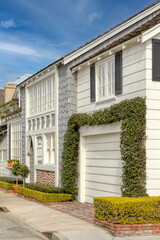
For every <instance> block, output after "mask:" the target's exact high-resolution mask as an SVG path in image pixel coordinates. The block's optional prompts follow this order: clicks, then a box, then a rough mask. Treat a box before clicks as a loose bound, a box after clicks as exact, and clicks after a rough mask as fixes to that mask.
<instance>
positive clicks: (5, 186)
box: [0, 181, 13, 190]
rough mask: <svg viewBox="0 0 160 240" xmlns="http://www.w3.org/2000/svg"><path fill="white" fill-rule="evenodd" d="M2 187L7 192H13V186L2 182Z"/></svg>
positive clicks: (0, 185) (0, 183) (0, 184)
mask: <svg viewBox="0 0 160 240" xmlns="http://www.w3.org/2000/svg"><path fill="white" fill-rule="evenodd" d="M0 187H1V188H5V189H7V190H13V184H11V183H7V182H1V181H0Z"/></svg>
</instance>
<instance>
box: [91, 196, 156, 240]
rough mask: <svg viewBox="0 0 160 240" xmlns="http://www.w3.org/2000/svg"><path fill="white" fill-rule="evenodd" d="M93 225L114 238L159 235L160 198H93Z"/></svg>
mask: <svg viewBox="0 0 160 240" xmlns="http://www.w3.org/2000/svg"><path fill="white" fill-rule="evenodd" d="M94 207H95V223H96V224H98V225H101V226H104V227H106V228H107V229H108V230H109V231H110V232H111V233H112V234H113V235H115V236H128V235H157V234H160V197H142V198H127V197H97V198H94Z"/></svg>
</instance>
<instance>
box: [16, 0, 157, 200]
mask: <svg viewBox="0 0 160 240" xmlns="http://www.w3.org/2000/svg"><path fill="white" fill-rule="evenodd" d="M159 59H160V2H159V1H158V2H156V3H154V4H152V5H151V6H149V7H147V8H145V9H144V10H142V11H141V12H140V13H138V14H136V15H135V16H133V17H132V18H130V19H128V20H126V21H125V22H123V23H121V24H119V25H117V26H116V27H114V28H112V29H111V30H109V31H107V32H105V33H104V34H102V35H100V36H99V37H97V38H95V39H93V40H92V41H91V42H89V43H87V44H85V45H84V46H81V47H80V48H78V49H77V50H75V51H73V52H72V53H70V54H68V55H66V56H64V57H62V58H61V59H59V60H58V61H56V62H54V63H52V64H51V65H49V66H47V67H46V68H44V69H42V70H41V71H39V72H38V73H36V74H34V75H33V76H31V77H29V78H28V79H27V80H25V81H24V82H22V83H21V84H19V85H18V88H19V90H20V91H21V95H22V161H23V162H26V163H27V164H28V165H29V166H30V169H31V177H30V181H40V182H44V183H50V182H52V183H53V184H54V179H53V178H54V176H55V185H56V186H58V185H60V171H59V169H60V163H61V155H62V150H63V139H64V133H65V131H66V129H67V121H68V118H69V116H71V115H72V114H73V113H75V112H77V113H92V112H94V111H96V110H99V109H104V108H108V107H110V106H111V105H112V104H114V103H119V102H121V101H122V100H125V99H131V98H134V97H137V96H141V97H146V102H147V125H146V128H147V129H146V131H147V140H146V155H147V160H146V163H147V192H148V193H149V194H150V195H159V191H160V187H159V182H160V177H159V176H160V165H159V161H158V160H159V154H160V148H159V146H160V137H159V136H160V127H159V126H160V113H159V110H160V97H159V90H160V85H159V81H160V61H159ZM120 127H121V124H120V123H119V124H111V125H106V126H97V127H85V128H82V129H80V134H81V142H80V152H81V155H80V162H79V164H80V165H81V166H80V169H81V171H80V183H81V184H80V191H79V200H80V201H81V202H92V199H93V197H94V196H102V195H106V196H120V195H121V190H120V184H121V174H122V163H121V153H120V132H121V129H120ZM82 149H83V153H82V151H81V150H82Z"/></svg>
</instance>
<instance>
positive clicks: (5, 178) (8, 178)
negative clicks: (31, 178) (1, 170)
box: [0, 177, 22, 184]
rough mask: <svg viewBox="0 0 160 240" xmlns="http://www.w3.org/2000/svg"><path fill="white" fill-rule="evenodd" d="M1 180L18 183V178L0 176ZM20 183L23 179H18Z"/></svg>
mask: <svg viewBox="0 0 160 240" xmlns="http://www.w3.org/2000/svg"><path fill="white" fill-rule="evenodd" d="M0 181H1V182H7V183H12V184H15V183H16V178H11V177H0ZM18 183H19V184H22V180H21V179H18Z"/></svg>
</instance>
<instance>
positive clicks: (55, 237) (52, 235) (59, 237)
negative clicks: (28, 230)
mask: <svg viewBox="0 0 160 240" xmlns="http://www.w3.org/2000/svg"><path fill="white" fill-rule="evenodd" d="M43 235H44V236H45V237H47V238H48V239H50V240H68V238H66V237H65V236H64V235H63V234H62V233H60V232H52V231H51V232H43Z"/></svg>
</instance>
